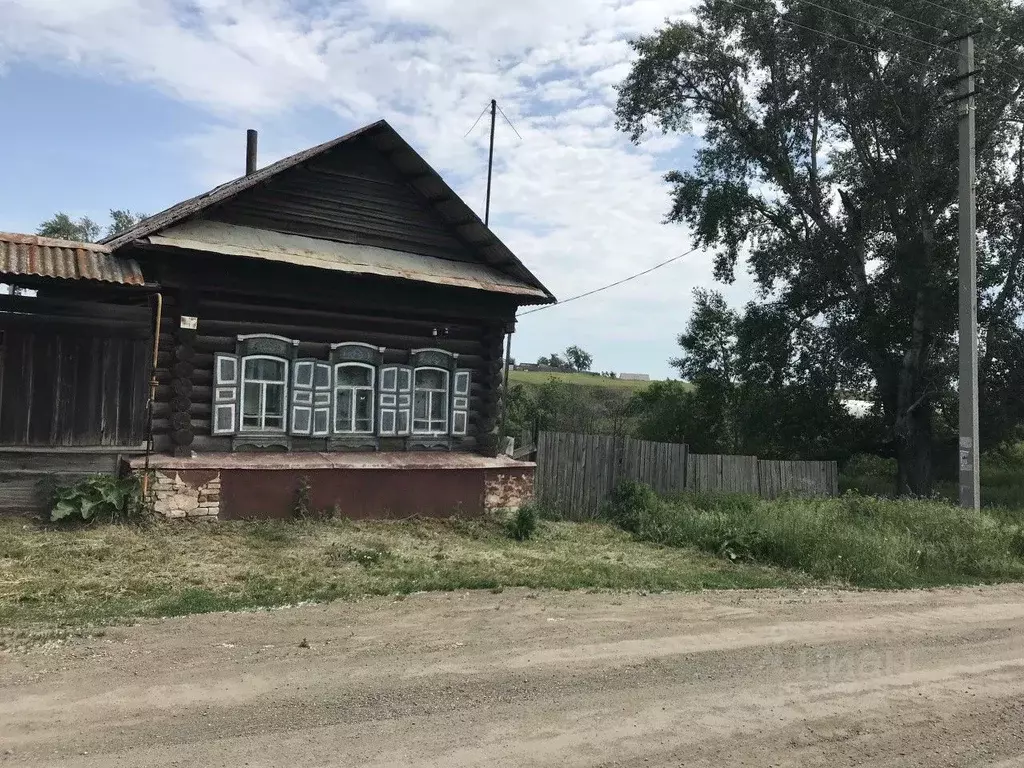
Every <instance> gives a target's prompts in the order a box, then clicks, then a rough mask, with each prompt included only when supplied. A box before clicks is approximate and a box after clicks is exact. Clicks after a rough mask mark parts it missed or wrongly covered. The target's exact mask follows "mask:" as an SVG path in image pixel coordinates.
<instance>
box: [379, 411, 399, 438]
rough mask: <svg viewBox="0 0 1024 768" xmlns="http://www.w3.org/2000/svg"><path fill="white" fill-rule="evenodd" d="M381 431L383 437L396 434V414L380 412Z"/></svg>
mask: <svg viewBox="0 0 1024 768" xmlns="http://www.w3.org/2000/svg"><path fill="white" fill-rule="evenodd" d="M380 431H381V434H383V435H391V434H394V432H395V412H394V411H381V412H380Z"/></svg>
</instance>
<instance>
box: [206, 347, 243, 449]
mask: <svg viewBox="0 0 1024 768" xmlns="http://www.w3.org/2000/svg"><path fill="white" fill-rule="evenodd" d="M240 380H241V371H239V370H238V355H225V354H217V355H215V356H214V361H213V381H214V388H213V424H212V428H211V430H210V431H211V433H213V434H214V435H233V434H234V433H235V432H237V431H238V385H239V381H240Z"/></svg>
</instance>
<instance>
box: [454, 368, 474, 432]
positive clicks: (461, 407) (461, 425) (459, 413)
mask: <svg viewBox="0 0 1024 768" xmlns="http://www.w3.org/2000/svg"><path fill="white" fill-rule="evenodd" d="M471 377H472V372H471V371H468V370H464V369H460V370H457V371H455V383H454V384H453V385H452V422H451V427H452V430H451V431H452V434H453V435H455V436H456V437H464V436H465V435H466V433H467V432H469V383H470V379H471Z"/></svg>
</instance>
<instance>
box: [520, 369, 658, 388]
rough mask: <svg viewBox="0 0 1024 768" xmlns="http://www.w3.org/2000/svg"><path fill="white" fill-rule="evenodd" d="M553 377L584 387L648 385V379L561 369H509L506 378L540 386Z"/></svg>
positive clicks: (639, 386) (633, 386)
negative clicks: (634, 379)
mask: <svg viewBox="0 0 1024 768" xmlns="http://www.w3.org/2000/svg"><path fill="white" fill-rule="evenodd" d="M550 379H555V380H556V381H561V382H564V383H566V384H579V385H581V386H586V387H607V388H610V389H624V390H630V391H632V392H635V391H637V390H640V389H645V388H646V387H648V386H650V384H651V382H649V381H625V380H623V379H611V378H609V377H607V376H591V375H590V374H587V373H568V372H561V371H509V372H508V380H509V382H511V383H513V384H528V385H533V386H540V385H541V384H543V383H545V382H546V381H549V380H550Z"/></svg>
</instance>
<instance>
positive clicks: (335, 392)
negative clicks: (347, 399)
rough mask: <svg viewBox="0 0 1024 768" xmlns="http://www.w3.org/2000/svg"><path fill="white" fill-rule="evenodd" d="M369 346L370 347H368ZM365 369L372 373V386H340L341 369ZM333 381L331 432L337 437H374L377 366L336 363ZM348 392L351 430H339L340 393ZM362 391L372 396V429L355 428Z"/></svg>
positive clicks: (333, 369) (332, 372)
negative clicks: (350, 402) (357, 405)
mask: <svg viewBox="0 0 1024 768" xmlns="http://www.w3.org/2000/svg"><path fill="white" fill-rule="evenodd" d="M367 346H369V345H367ZM346 367H349V368H365V369H366V370H368V371H369V372H370V386H368V387H352V386H348V385H342V384H338V381H339V379H340V377H339V376H338V369H339V368H346ZM331 374H332V380H331V399H332V400H333V401H334V409H333V412H332V414H331V417H332V418H331V432H332V433H333V434H335V435H343V436H344V435H372V434H374V433H375V429H376V415H377V414H376V411H377V366H375V365H370V364H369V363H358V362H355V361H352V362H340V363H335V364H334V366H333V368H332V369H331ZM341 390H346V391H348V392H351V393H352V419H351V422H350V424H349V426H350V427H351V429H348V430H339V429H338V392H339V391H341ZM361 391H368V392H369V394H370V428H369V429H359V430H357V429H356V428H355V425H356V403H357V397H358V393H359V392H361Z"/></svg>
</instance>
